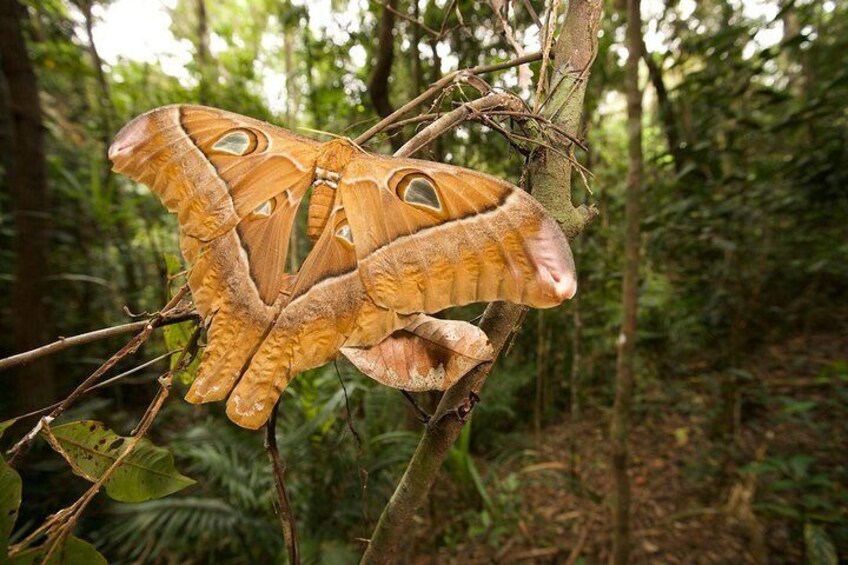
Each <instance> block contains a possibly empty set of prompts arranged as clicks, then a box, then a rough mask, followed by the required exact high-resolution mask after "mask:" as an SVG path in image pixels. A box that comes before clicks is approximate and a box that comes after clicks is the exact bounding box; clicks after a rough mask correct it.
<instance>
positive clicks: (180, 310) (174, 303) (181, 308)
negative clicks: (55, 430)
mask: <svg viewBox="0 0 848 565" xmlns="http://www.w3.org/2000/svg"><path fill="white" fill-rule="evenodd" d="M186 292H187V287H183V288H182V289H180V291H179V292H177V294H176V295H175V296H174V298H172V299H171V301H170V302H168V304H167V305H166V306H165V308H163V309H162V311H161V312H159V313H157V314H156V315H155V316H153V317H152V318H151V319H149V320H147V321H146V323H145V326H144V327H143V328H142V330H141V331H140V332H139V333H138V334H136V335H135V336H134V337H133V338H132V339H130V340H129V341H128V342H127V343H126V345H124V346H123V347H122V348H121V349H119V350H118V351H117V352H116V353H115V354H113V355H112V356H111V357H110V358H109V359H107V360H106V362H105V363H103V364H102V365H100V367H98V368H97V370H96V371H94V372H93V373H92V374H91V375H89V376H88V378H86V379H85V380H84V381H83V382H82V383H80V384H79V386H77V388H75V389H74V390H73V392H71V394H69V395H68V396H67V397H66V398H65V399H64V400H63V401H62V402H60V403H59V404H58V406H56V407H55V408H54V409H53V410H52V411H51V412H50V414H49V415H47V416H44V417H43V418H41V419H40V420H39V421H38V423H37V424H36V425H35V426H34V427H33V428H32V429H31V430H30V431H29V433H27V434H26V435H25V436H24V437H23V438H22V439H21V440H20V441H19V442H18V443H16V444H15V445H14V446H13V447H12V449H10V450H9V455H10V457H9V460H8V463H9V465H10V466H12V467H14V466H15V465H17V464H18V462H19V461H20V460H21V459H22V458H23V457H24V455H26V453H27V452H28V451H29V448H30V446H31V445H32V442H33V441H35V438H36V437H37V436H38V432H39V431H40V430H41V429H42V428H43V427H44V426H46V425H49V424H50V422H52V421H53V420H55V419H56V418H58V417H59V416H61V415H62V414H63V413H64V412H65V410H67V409H68V408H69V407H70V406H71V405H72V404H73V403H74V402H76V400H77V399H78V398H79V397H81V396H82V395H83V394H85V393H86V392H87V391H88V390H89V389H90V388H92V387H93V386H94V385H95V384H97V381H99V380H100V379H101V378H102V377H103V375H104V374H106V372H107V371H108V370H109V369H111V368H112V367H114V366H115V365H116V364H117V363H118V362H119V361H120V360H121V359H123V358H124V357H126V356H127V355H130V354H132V353H134V352H135V351H137V350H138V348H139V347H141V346H142V344H143V343H144V342H145V341H147V340H148V338H149V337H150V335H151V334H152V333H153V330H154V329H156V328H157V327H158V326H159V325H160V324H161V320H162V319H164V318H165V317H167V316H168V315H170V314H174V315H176V316H179V315H180V314H182V315H187V314H188V309H189V307H188V306H186V305H181V303H180V300H181V299H182V297H183V296H185V294H186Z"/></svg>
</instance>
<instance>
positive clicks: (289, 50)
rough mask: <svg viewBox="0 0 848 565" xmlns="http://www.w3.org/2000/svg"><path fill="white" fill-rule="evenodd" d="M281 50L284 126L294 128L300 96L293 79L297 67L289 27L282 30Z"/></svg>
mask: <svg viewBox="0 0 848 565" xmlns="http://www.w3.org/2000/svg"><path fill="white" fill-rule="evenodd" d="M283 52H284V57H285V65H286V126H288V127H289V128H294V127H295V126H296V125H297V112H298V107H299V106H300V96H299V94H298V91H297V82H296V80H295V75H296V74H297V69H296V68H295V63H294V33H292V31H291V29H289V28H286V29H285V30H283Z"/></svg>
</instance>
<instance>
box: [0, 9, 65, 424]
mask: <svg viewBox="0 0 848 565" xmlns="http://www.w3.org/2000/svg"><path fill="white" fill-rule="evenodd" d="M25 18H26V10H25V9H24V7H23V6H21V5H20V4H19V3H18V2H17V0H0V63H1V64H2V68H3V75H4V77H5V79H6V84H7V85H8V97H7V99H6V101H7V104H8V107H7V108H6V111H7V112H8V114H9V120H10V122H11V125H12V136H13V143H12V144H11V146H10V147H9V157H10V158H9V173H8V177H7V178H8V186H9V193H10V201H11V205H12V209H13V210H14V217H15V220H14V226H15V239H14V244H13V249H14V252H15V257H16V259H17V262H16V265H15V277H14V280H13V282H12V308H11V312H12V327H13V330H14V333H15V338H14V339H15V348H16V349H17V350H18V351H27V350H29V349H33V348H35V347H38V346H39V345H43V344H44V342H46V341H47V336H48V329H47V328H48V315H47V310H46V307H45V304H44V298H45V296H44V290H45V287H46V285H45V277H46V275H47V274H48V226H49V222H48V218H49V214H50V207H49V202H48V196H49V195H48V190H47V163H46V161H45V156H44V135H43V131H44V129H43V126H42V122H41V103H40V100H39V92H38V82H37V79H36V76H35V70H34V69H33V66H32V63H31V61H30V60H29V56H28V54H27V47H26V42H25V39H24V33H23V26H24V20H25ZM16 377H17V378H16V379H15V381H14V387H13V389H14V390H13V398H14V399H15V402H16V404H17V406H16V408H17V410H22V411H26V410H30V409H33V408H38V407H41V406H43V405H45V404H49V403H50V402H52V401H53V400H54V394H53V386H54V383H53V365H52V362H51V360H50V358H49V357H43V358H41V359H39V360H37V361H34V362H33V363H31V364H29V365H25V366H23V367H21V368H20V369H19V370H18V371H17V375H16Z"/></svg>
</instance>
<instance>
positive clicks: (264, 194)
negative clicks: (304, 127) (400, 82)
mask: <svg viewBox="0 0 848 565" xmlns="http://www.w3.org/2000/svg"><path fill="white" fill-rule="evenodd" d="M319 145H320V144H319V143H317V142H315V141H313V140H310V139H307V138H304V137H300V136H296V135H294V134H292V133H290V132H288V131H286V130H283V129H281V128H278V127H275V126H272V125H270V124H267V123H265V122H260V121H258V120H254V119H251V118H247V117H245V116H240V115H238V114H233V113H230V112H225V111H223V110H218V109H215V108H206V107H203V106H191V105H175V106H165V107H163V108H158V109H156V110H152V111H150V112H148V113H146V114H143V115H142V116H139V117H138V118H136V119H135V120H133V121H132V122H130V123H129V124H127V126H126V127H124V129H123V130H121V132H120V133H119V134H118V136H117V137H116V138H115V141H114V142H113V144H112V147H111V148H110V150H109V157H110V158H111V159H112V161H113V162H114V169H115V171H116V172H119V173H123V174H125V175H127V176H129V177H130V178H132V179H133V180H136V181H138V182H141V183H144V184H146V185H147V186H149V187H150V188H151V190H153V192H154V193H156V195H157V196H159V198H161V200H162V202H163V203H164V204H165V206H166V207H167V208H168V210H170V211H171V212H174V213H176V214H177V217H178V218H179V223H180V229H181V231H182V233H183V234H184V235H186V236H188V237H191V238H194V239H197V240H199V241H201V242H209V241H212V240H214V239H215V238H217V237H220V236H221V235H223V234H225V233H227V232H228V231H230V230H231V229H233V228H235V229H236V232H237V234H238V240H239V242H240V244H241V246H242V247H243V248H244V250H245V252H246V253H247V257H248V266H249V274H250V276H251V278H252V279H253V281H254V283H255V285H256V287H257V290H258V293H259V295H260V297H261V299H262V300H263V301H264V302H265V303H266V304H272V303H273V302H274V301H275V300H276V298H277V294H278V293H279V291H280V285H281V281H282V280H283V278H284V277H283V274H284V272H285V260H286V253H287V251H288V242H289V235H290V232H291V226H292V222H293V220H294V216H295V212H296V211H297V208H298V206H299V204H300V201H301V199H302V198H303V195H304V194H305V193H306V190H307V189H308V188H309V185H310V184H311V182H312V178H313V175H314V169H315V158H316V155H317V148H318V147H319ZM197 306H198V308H200V309H205V306H206V305H204V304H198V305H197Z"/></svg>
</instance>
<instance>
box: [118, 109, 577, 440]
mask: <svg viewBox="0 0 848 565" xmlns="http://www.w3.org/2000/svg"><path fill="white" fill-rule="evenodd" d="M109 157H110V159H111V160H112V162H113V164H114V170H115V171H116V172H119V173H122V174H124V175H126V176H128V177H130V178H131V179H133V180H135V181H137V182H140V183H143V184H146V185H147V186H148V187H150V189H151V190H152V191H153V192H154V193H155V194H156V195H157V196H158V197H159V198H160V199H161V200H162V202H163V203H164V205H165V206H166V207H167V209H168V210H169V211H170V212H172V213H174V214H176V216H177V219H178V222H179V226H180V247H181V250H182V254H183V256H184V258H185V260H186V262H187V264H188V265H189V269H188V284H189V287H190V289H191V292H192V296H193V299H194V303H195V306H196V308H197V311H198V312H199V314H200V315H201V316H202V319H203V321H204V325H205V326H206V328H207V347H206V348H205V350H204V351H203V354H202V357H201V363H200V367H199V369H198V373H197V376H196V379H195V381H194V383H193V384H192V386H191V388H190V389H189V391H188V393H187V395H186V399H187V400H188V401H189V402H192V403H201V402H212V401H219V400H223V399H225V398H227V397H229V398H228V400H227V415H228V416H229V418H230V419H231V420H232V421H233V422H235V423H236V424H238V425H240V426H243V427H245V428H250V429H257V428H259V427H260V426H262V425H263V424H264V423H265V422H266V421H267V420H268V418H269V416H270V413H271V410H272V409H273V408H274V406H275V404H276V402H277V400H278V399H279V397H280V395H281V393H282V392H283V390H284V389H285V388H286V386H287V385H288V383H289V382H290V381H291V379H292V378H293V377H295V376H296V375H297V374H299V373H301V372H303V371H306V370H308V369H311V368H314V367H318V366H321V365H323V364H325V363H327V362H328V361H330V360H331V359H333V358H335V357H336V356H337V355H338V354H339V352H341V353H343V354H345V355H346V356H347V357H348V358H350V359H351V360H352V361H353V362H354V364H355V365H356V366H357V367H359V368H360V370H362V371H363V372H364V373H365V374H366V375H368V376H370V377H372V378H374V379H376V380H378V381H380V382H382V383H384V384H386V385H389V386H392V387H395V388H399V389H402V390H408V391H422V390H444V389H446V388H448V387H450V386H451V385H452V384H453V383H454V382H456V380H458V379H459V378H460V377H461V376H462V375H463V374H465V373H466V372H467V371H468V370H470V369H471V368H473V367H474V366H476V365H477V364H479V363H481V362H484V361H486V360H489V359H491V357H492V349H491V346H490V344H489V342H488V340H487V339H486V336H485V334H484V333H483V332H482V331H481V330H480V329H479V328H477V327H475V326H473V325H471V324H468V323H467V322H462V321H450V320H437V319H435V318H432V317H430V316H428V315H427V314H433V313H436V312H439V311H441V310H444V309H445V308H448V307H450V306H457V305H463V304H469V303H472V302H482V301H485V302H489V301H496V300H504V301H510V302H514V303H519V304H526V305H529V306H533V307H536V308H548V307H552V306H555V305H557V304H560V303H561V302H562V301H563V300H565V299H568V298H571V297H572V296H573V295H574V293H575V291H576V279H575V274H574V262H573V259H572V255H571V251H570V249H569V247H568V243H567V241H566V239H565V237H564V236H563V234H562V231H561V230H560V228H559V226H558V225H557V223H556V221H555V220H554V219H553V218H551V217H550V216H549V215H548V214H547V213H546V212H545V210H544V209H543V208H542V207H541V205H540V204H539V203H538V202H536V201H535V200H534V199H533V198H532V197H531V196H530V195H528V194H527V193H526V192H524V191H523V190H521V189H519V188H517V187H515V186H513V185H511V184H509V183H506V182H504V181H501V180H498V179H496V178H493V177H491V176H488V175H485V174H482V173H479V172H476V171H473V170H469V169H464V168H460V167H454V166H449V165H444V164H439V163H434V162H429V161H420V160H415V159H401V158H395V157H386V156H381V155H375V154H370V153H367V152H365V151H364V150H362V149H361V148H359V147H358V146H356V145H354V144H353V143H352V142H351V141H349V140H347V139H341V138H339V139H333V140H332V141H328V142H326V143H320V142H318V141H315V140H313V139H309V138H306V137H302V136H300V135H296V134H294V133H291V132H289V131H287V130H284V129H282V128H279V127H276V126H273V125H271V124H268V123H265V122H261V121H259V120H255V119H251V118H248V117H244V116H240V115H237V114H233V113H230V112H226V111H223V110H218V109H215V108H207V107H202V106H193V105H172V106H165V107H161V108H157V109H155V110H152V111H150V112H148V113H146V114H143V115H141V116H139V117H137V118H135V119H134V120H133V121H132V122H130V123H129V124H127V125H126V126H125V127H124V128H123V129H122V130H121V131H120V132H119V133H118V135H117V137H116V139H115V140H114V142H113V144H112V146H111V147H110V149H109ZM310 188H311V189H312V191H311V197H310V198H309V208H308V221H307V232H308V234H309V237H310V238H311V239H312V240H313V241H314V245H313V247H312V250H311V252H310V253H309V255H308V256H307V257H306V259H305V261H304V262H303V264H302V266H301V267H300V269H299V270H298V272H297V273H289V272H287V271H286V256H287V252H288V245H289V238H290V234H291V230H292V224H293V222H294V219H295V214H296V212H297V210H298V207H299V206H300V203H301V201H302V200H303V199H304V197H305V196H306V195H307V192H308V191H309V189H310Z"/></svg>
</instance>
